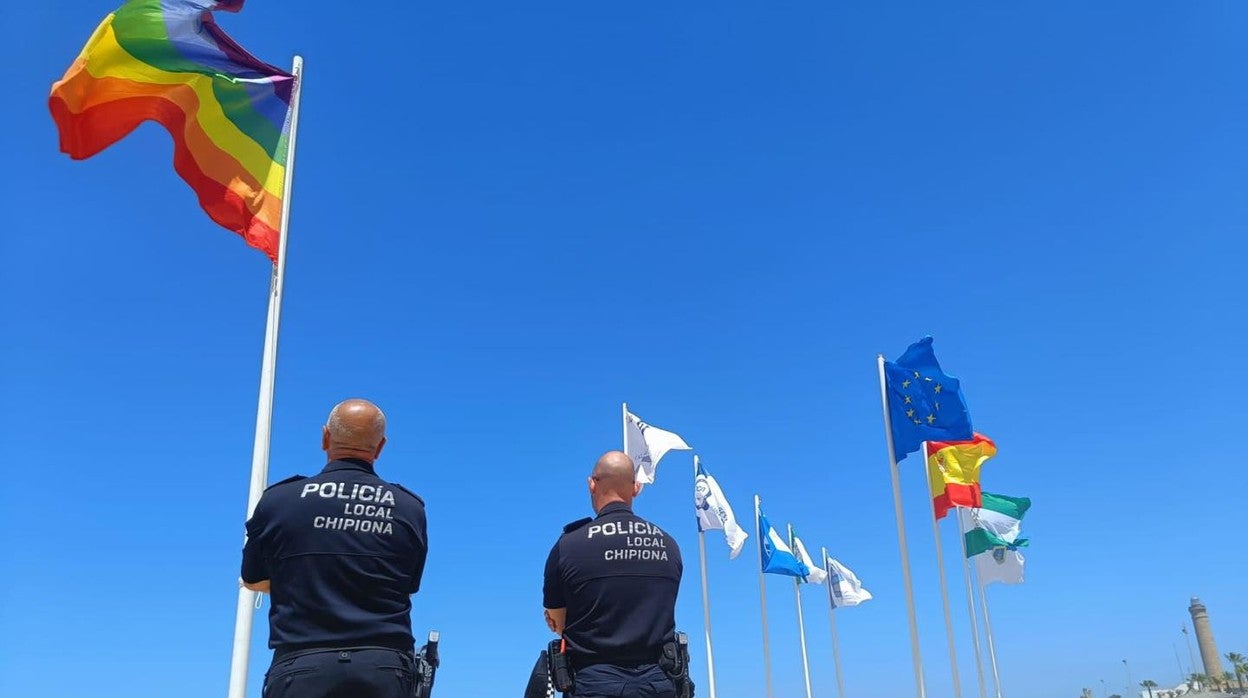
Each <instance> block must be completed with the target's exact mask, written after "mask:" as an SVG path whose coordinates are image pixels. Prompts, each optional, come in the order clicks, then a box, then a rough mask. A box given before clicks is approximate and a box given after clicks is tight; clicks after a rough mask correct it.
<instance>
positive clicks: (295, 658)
mask: <svg viewBox="0 0 1248 698" xmlns="http://www.w3.org/2000/svg"><path fill="white" fill-rule="evenodd" d="M385 444H386V418H385V415H383V414H382V412H381V410H380V409H378V408H377V406H376V405H374V404H372V403H371V402H368V401H367V400H347V401H345V402H342V403H341V404H339V405H338V406H336V407H334V409H333V411H332V412H330V414H329V420H328V422H327V423H326V425H325V427H324V429H323V430H322V436H321V448H322V449H324V450H325V452H326V454H327V456H328V458H329V463H328V465H326V466H325V468H324V469H323V470H322V471H321V472H320V474H319V475H314V476H312V477H303V476H295V477H292V478H290V479H288V480H283V481H282V482H279V483H277V484H276V485H273V486H272V487H270V488H269V489H268V490H266V491H265V493H264V496H263V497H261V498H260V502H259V504H257V505H256V510H255V513H254V514H253V515H252V517H251V520H249V521H248V522H247V544H246V547H244V548H243V564H242V580H243V584H244V585H245V586H246V587H247V588H248V589H251V590H253V591H259V592H265V593H269V594H271V595H272V604H271V607H270V610H269V647H271V648H272V649H273V664H272V666H271V667H270V668H269V672H268V674H266V675H265V680H264V693H263V695H264V698H292V697H293V698H331V697H333V698H337V697H339V696H342V697H346V696H351V697H352V698H408V697H409V696H411V695H412V690H413V682H414V681H415V674H414V670H415V667H414V663H413V661H414V660H413V656H412V650H413V645H414V644H415V643H414V640H413V638H412V624H411V610H412V603H411V594H414V593H416V592H417V591H418V590H419V589H420V579H421V576H422V575H423V574H424V571H425V556H426V554H427V553H428V550H429V542H428V537H427V534H426V532H425V504H424V502H423V501H422V500H421V498H420V497H418V496H416V495H415V494H413V493H412V492H410V491H408V490H407V489H405V488H404V487H403V486H402V485H397V484H393V483H390V482H386V481H385V480H382V479H381V478H380V477H377V473H376V472H374V470H373V462H374V461H376V460H377V457H378V456H379V455H380V454H381V449H382V447H384V446H385Z"/></svg>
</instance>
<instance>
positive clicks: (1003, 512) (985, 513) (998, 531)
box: [962, 492, 1031, 543]
mask: <svg viewBox="0 0 1248 698" xmlns="http://www.w3.org/2000/svg"><path fill="white" fill-rule="evenodd" d="M1028 509H1031V500H1030V499H1028V498H1027V497H1007V496H1005V495H1003V494H993V493H991V492H984V493H983V506H981V507H980V508H978V509H972V510H969V511H963V512H962V516H963V519H962V521H963V530H967V531H969V530H971V529H972V528H975V527H976V526H978V527H980V528H983V529H985V530H987V531H988V532H989V533H991V534H993V535H995V536H996V537H998V538H1000V539H1001V540H1004V541H1006V542H1010V543H1012V542H1014V540H1015V539H1017V538H1018V535H1019V533H1020V529H1021V527H1022V523H1023V517H1024V516H1026V515H1027V510H1028Z"/></svg>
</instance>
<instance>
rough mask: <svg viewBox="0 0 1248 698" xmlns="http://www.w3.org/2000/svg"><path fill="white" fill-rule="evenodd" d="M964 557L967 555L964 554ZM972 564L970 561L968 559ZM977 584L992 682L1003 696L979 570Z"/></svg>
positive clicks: (998, 694)
mask: <svg viewBox="0 0 1248 698" xmlns="http://www.w3.org/2000/svg"><path fill="white" fill-rule="evenodd" d="M961 523H962V518H961V517H958V524H959V529H962V525H961ZM962 544H963V545H966V532H965V530H963V531H962ZM963 557H966V556H965V555H963ZM967 565H968V566H969V565H970V561H969V560H968V561H967ZM975 586H977V587H979V606H980V608H981V609H983V611H984V634H985V635H987V636H988V661H989V662H990V663H991V664H992V683H993V686H994V687H995V688H996V691H997V698H1001V674H1000V673H999V672H998V671H997V644H996V642H994V641H993V639H992V618H991V617H990V616H989V615H988V595H987V594H985V593H984V580H982V579H980V578H979V572H978V571H976V573H975Z"/></svg>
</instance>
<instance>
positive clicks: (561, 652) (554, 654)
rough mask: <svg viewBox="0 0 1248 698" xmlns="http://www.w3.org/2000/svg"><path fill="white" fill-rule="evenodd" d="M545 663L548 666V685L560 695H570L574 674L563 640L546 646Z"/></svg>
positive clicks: (551, 642)
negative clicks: (547, 663)
mask: <svg viewBox="0 0 1248 698" xmlns="http://www.w3.org/2000/svg"><path fill="white" fill-rule="evenodd" d="M546 661H547V662H549V664H550V685H551V686H554V688H555V690H556V691H559V692H560V693H571V692H572V681H573V678H574V672H573V671H572V662H571V660H570V659H569V658H568V652H567V645H566V644H564V641H563V638H560V639H558V640H551V641H550V644H549V645H547V647H546Z"/></svg>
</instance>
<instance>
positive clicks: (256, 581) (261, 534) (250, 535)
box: [239, 497, 270, 594]
mask: <svg viewBox="0 0 1248 698" xmlns="http://www.w3.org/2000/svg"><path fill="white" fill-rule="evenodd" d="M268 509H269V507H268V502H266V501H265V498H264V497H261V498H260V502H259V503H257V504H256V510H255V511H254V512H252V515H251V518H250V519H248V520H247V543H246V544H245V545H244V546H243V568H242V573H241V574H240V575H239V576H240V577H241V578H242V581H243V586H245V587H247V588H248V589H251V590H252V591H258V592H261V593H264V594H267V593H269V576H270V575H269V564H268V560H267V559H266V554H265V542H266V538H267V535H266V534H267V529H268V518H269V516H268V514H269V512H268Z"/></svg>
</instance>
